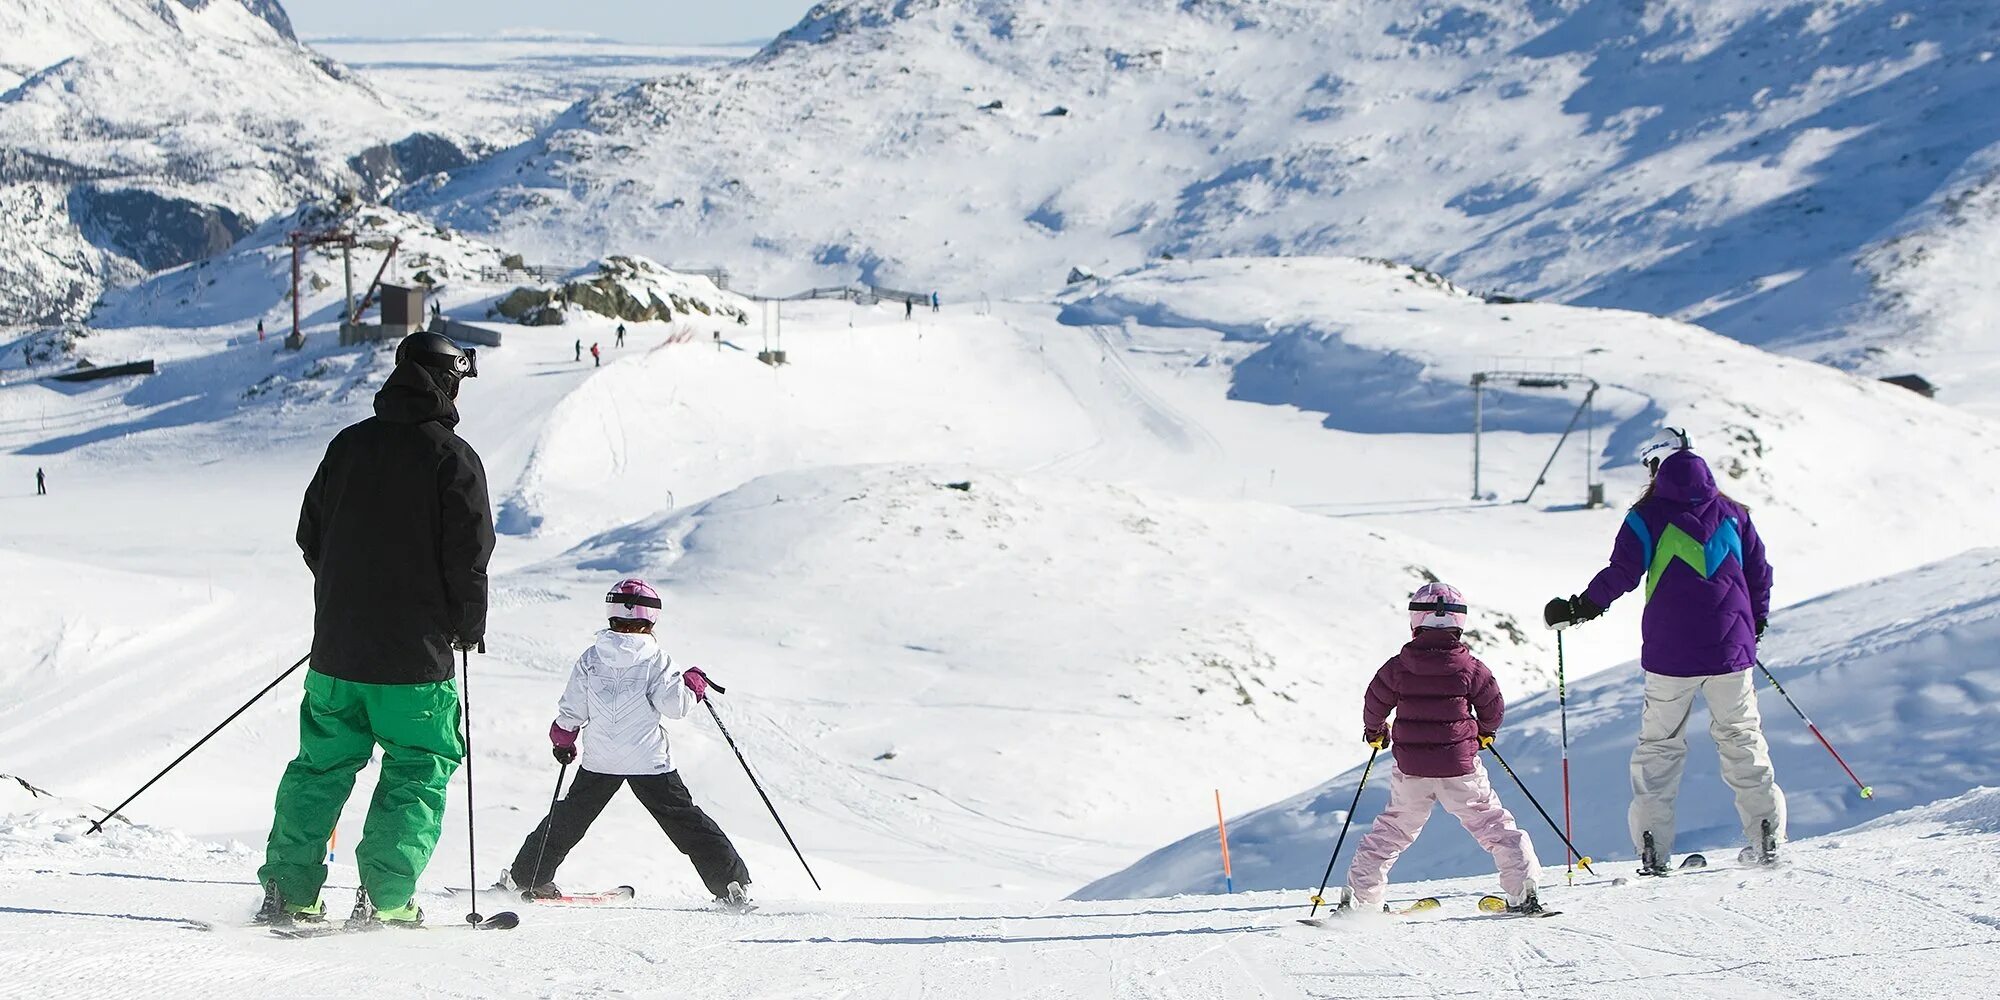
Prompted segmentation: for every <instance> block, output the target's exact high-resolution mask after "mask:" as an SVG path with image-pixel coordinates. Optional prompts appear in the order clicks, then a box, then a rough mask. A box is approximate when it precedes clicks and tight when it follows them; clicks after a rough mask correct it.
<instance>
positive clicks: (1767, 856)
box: [1736, 819, 1778, 868]
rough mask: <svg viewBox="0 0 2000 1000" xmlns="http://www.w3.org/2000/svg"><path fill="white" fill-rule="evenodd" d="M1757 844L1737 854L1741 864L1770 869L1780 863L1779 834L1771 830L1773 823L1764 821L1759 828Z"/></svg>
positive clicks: (1738, 861)
mask: <svg viewBox="0 0 2000 1000" xmlns="http://www.w3.org/2000/svg"><path fill="white" fill-rule="evenodd" d="M1757 841H1758V842H1757V843H1755V844H1751V845H1749V846H1748V847H1745V848H1743V849H1742V850H1741V851H1738V852H1736V860H1737V863H1739V864H1745V865H1762V866H1764V867H1766V868H1769V867H1771V866H1773V865H1775V864H1777V863H1778V834H1777V832H1776V831H1775V830H1773V829H1771V821H1770V820H1768V819H1767V820H1764V821H1763V825H1762V826H1761V827H1760V828H1759V831H1758V837H1757Z"/></svg>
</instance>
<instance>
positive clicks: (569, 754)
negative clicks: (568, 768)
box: [549, 747, 576, 764]
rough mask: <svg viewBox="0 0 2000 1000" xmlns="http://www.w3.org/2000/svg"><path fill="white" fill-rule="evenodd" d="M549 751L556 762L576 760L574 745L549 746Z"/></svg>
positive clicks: (564, 762) (570, 762) (562, 762)
mask: <svg viewBox="0 0 2000 1000" xmlns="http://www.w3.org/2000/svg"><path fill="white" fill-rule="evenodd" d="M549 752H550V753H552V754H554V755H555V758H556V763H558V764H573V763H575V762H576V748H575V747H550V748H549Z"/></svg>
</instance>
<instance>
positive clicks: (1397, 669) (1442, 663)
mask: <svg viewBox="0 0 2000 1000" xmlns="http://www.w3.org/2000/svg"><path fill="white" fill-rule="evenodd" d="M1505 709H1506V705H1505V704H1504V703H1503V702H1502V700H1501V698H1500V682H1499V681H1496V680H1494V679H1493V671H1491V670H1488V669H1486V664H1484V663H1481V662H1479V658H1478V657H1475V656H1473V655H1472V651H1471V650H1469V649H1466V648H1465V643H1464V642H1462V641H1460V640H1459V635H1458V630H1457V629H1446V628H1426V629H1418V630H1417V634H1416V636H1415V637H1414V638H1412V639H1411V640H1410V644H1409V645H1407V646H1404V647H1403V651H1402V652H1400V653H1397V654H1396V655H1395V656H1394V657H1393V658H1391V659H1390V660H1389V662H1387V663H1384V664H1382V669H1380V670H1378V671H1376V672H1375V680H1374V681H1372V682H1370V683H1369V685H1368V695H1367V697H1366V699H1365V700H1364V702H1363V705H1362V709H1361V726H1362V728H1363V729H1364V730H1366V731H1367V732H1370V733H1380V732H1382V731H1383V730H1384V729H1385V728H1386V727H1387V726H1388V723H1389V712H1390V711H1391V710H1394V711H1395V713H1396V728H1395V731H1394V732H1393V733H1391V734H1390V735H1391V737H1392V740H1393V743H1394V745H1395V753H1396V766H1397V767H1399V768H1402V770H1403V773H1404V774H1407V775H1409V776H1410V777H1413V778H1457V777H1460V776H1463V775H1467V774H1471V773H1472V771H1473V766H1472V765H1473V762H1474V761H1475V760H1477V759H1478V757H1479V737H1480V736H1482V735H1485V736H1490V735H1492V734H1494V733H1496V732H1499V730H1500V716H1501V713H1502V712H1503V711H1505Z"/></svg>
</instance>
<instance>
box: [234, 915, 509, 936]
mask: <svg viewBox="0 0 2000 1000" xmlns="http://www.w3.org/2000/svg"><path fill="white" fill-rule="evenodd" d="M519 926H521V915H520V914H518V913H515V912H514V911H512V910H507V911H505V912H502V913H495V914H494V915H492V916H490V917H487V918H486V919H485V920H482V921H480V922H479V923H476V924H444V923H440V924H423V925H420V926H417V927H399V928H388V927H384V926H382V925H381V924H380V923H372V922H371V923H365V924H350V923H347V922H341V923H334V922H332V921H327V922H325V923H318V924H294V925H292V926H290V927H272V928H269V930H270V932H271V936H273V937H277V938H283V939H284V940H287V941H303V940H307V939H310V938H323V937H338V936H340V935H342V934H372V933H374V932H376V931H387V930H394V931H396V932H398V933H401V932H404V931H436V930H453V929H456V930H470V931H511V930H513V929H514V928H516V927H519Z"/></svg>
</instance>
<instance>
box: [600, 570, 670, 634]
mask: <svg viewBox="0 0 2000 1000" xmlns="http://www.w3.org/2000/svg"><path fill="white" fill-rule="evenodd" d="M604 613H605V617H607V618H637V619H639V620H640V621H645V622H652V623H654V624H658V623H659V621H660V592H659V591H657V590H654V589H653V588H651V587H649V586H647V585H646V581H644V580H640V579H636V578H635V579H630V580H620V581H618V584H617V585H616V586H614V587H612V588H611V593H608V594H606V595H604Z"/></svg>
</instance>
